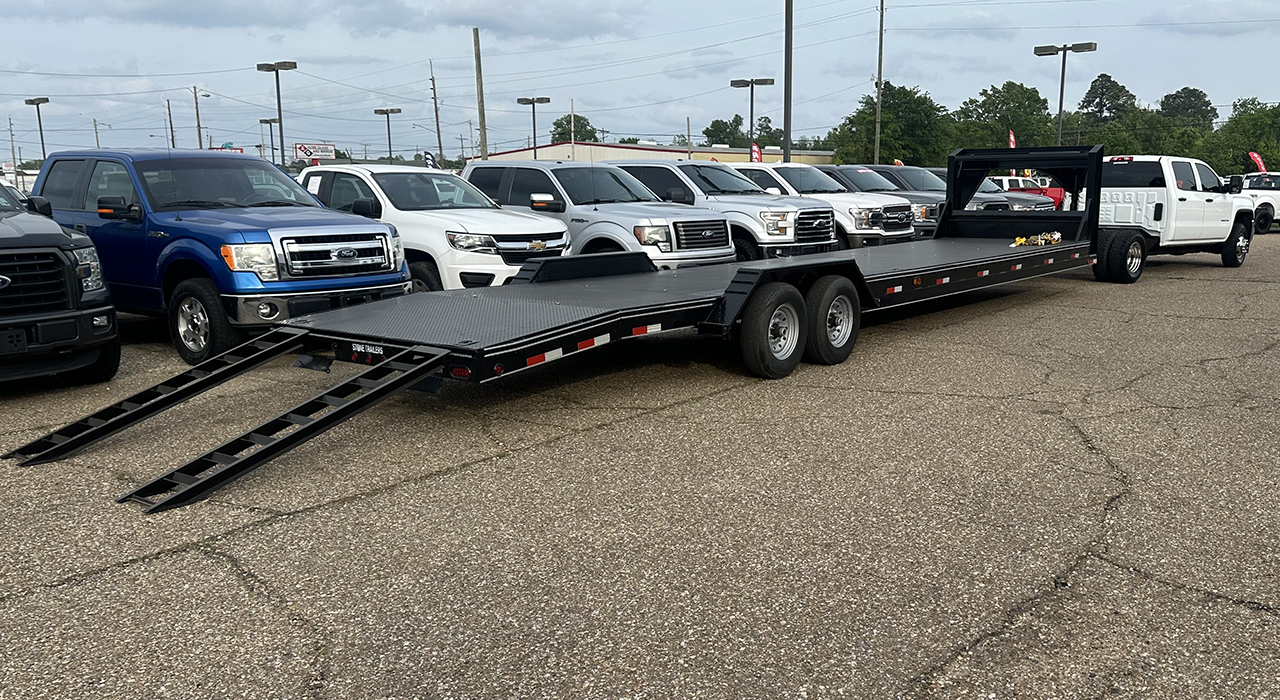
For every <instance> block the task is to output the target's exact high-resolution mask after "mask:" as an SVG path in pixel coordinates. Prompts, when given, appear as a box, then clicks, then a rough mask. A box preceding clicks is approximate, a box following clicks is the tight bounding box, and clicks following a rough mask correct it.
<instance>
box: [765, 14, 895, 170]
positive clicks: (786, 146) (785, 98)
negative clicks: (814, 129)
mask: <svg viewBox="0 0 1280 700" xmlns="http://www.w3.org/2000/svg"><path fill="white" fill-rule="evenodd" d="M883 1H884V0H881V2H883ZM793 5H794V2H793V0H787V2H786V8H785V12H786V15H787V17H786V30H785V35H786V38H785V40H784V42H783V43H784V46H783V54H784V56H785V57H786V58H785V61H784V66H783V69H782V72H783V73H784V74H785V75H784V76H783V81H784V82H783V85H782V162H783V163H790V162H791V51H792V48H793V47H792V41H791V35H792V33H793V29H794V22H793V21H792V14H793V10H794V7H793Z"/></svg>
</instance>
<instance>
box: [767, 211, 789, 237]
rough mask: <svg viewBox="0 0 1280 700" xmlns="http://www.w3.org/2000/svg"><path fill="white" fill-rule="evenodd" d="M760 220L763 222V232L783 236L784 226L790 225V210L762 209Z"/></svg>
mask: <svg viewBox="0 0 1280 700" xmlns="http://www.w3.org/2000/svg"><path fill="white" fill-rule="evenodd" d="M760 220H761V221H763V222H764V232H765V233H767V234H769V235H771V236H785V235H786V234H787V232H786V230H785V229H786V228H787V227H789V226H791V212H786V211H762V212H760Z"/></svg>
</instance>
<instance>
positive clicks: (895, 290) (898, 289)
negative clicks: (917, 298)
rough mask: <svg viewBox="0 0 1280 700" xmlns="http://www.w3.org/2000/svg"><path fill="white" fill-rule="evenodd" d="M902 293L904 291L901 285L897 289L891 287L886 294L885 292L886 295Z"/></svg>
mask: <svg viewBox="0 0 1280 700" xmlns="http://www.w3.org/2000/svg"><path fill="white" fill-rule="evenodd" d="M901 291H902V286H901V285H899V286H897V287H889V288H888V289H886V290H885V292H884V293H885V294H897V293H898V292H901Z"/></svg>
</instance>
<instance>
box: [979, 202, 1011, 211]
mask: <svg viewBox="0 0 1280 700" xmlns="http://www.w3.org/2000/svg"><path fill="white" fill-rule="evenodd" d="M982 208H983V209H984V210H986V211H1009V203H1008V202H992V203H991V204H987V205H986V206H984V207H982Z"/></svg>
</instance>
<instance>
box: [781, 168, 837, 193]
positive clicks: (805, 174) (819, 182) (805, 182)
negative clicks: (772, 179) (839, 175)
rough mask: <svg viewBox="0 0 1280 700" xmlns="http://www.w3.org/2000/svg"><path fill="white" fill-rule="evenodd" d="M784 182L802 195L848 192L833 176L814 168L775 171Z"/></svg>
mask: <svg viewBox="0 0 1280 700" xmlns="http://www.w3.org/2000/svg"><path fill="white" fill-rule="evenodd" d="M774 172H775V173H777V174H779V175H781V176H782V179H783V180H786V181H787V182H789V183H791V186H792V187H794V188H796V192H799V193H800V194H831V193H833V192H848V190H846V189H845V188H844V186H843V185H841V184H840V183H838V182H836V181H835V180H832V179H831V176H830V175H828V174H826V173H824V172H822V171H821V170H818V169H817V168H813V167H804V168H778V169H777V170H775V171H774Z"/></svg>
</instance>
